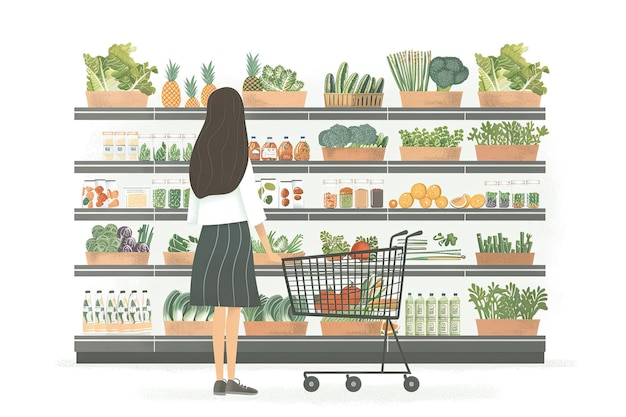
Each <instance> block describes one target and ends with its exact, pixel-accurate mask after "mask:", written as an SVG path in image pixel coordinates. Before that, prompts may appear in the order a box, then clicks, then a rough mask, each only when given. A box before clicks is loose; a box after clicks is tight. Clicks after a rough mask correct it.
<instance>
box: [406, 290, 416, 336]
mask: <svg viewBox="0 0 626 417" xmlns="http://www.w3.org/2000/svg"><path fill="white" fill-rule="evenodd" d="M404 313H405V316H404V335H405V336H415V304H414V303H413V296H412V295H411V293H409V294H408V295H407V297H406V302H405V308H404Z"/></svg>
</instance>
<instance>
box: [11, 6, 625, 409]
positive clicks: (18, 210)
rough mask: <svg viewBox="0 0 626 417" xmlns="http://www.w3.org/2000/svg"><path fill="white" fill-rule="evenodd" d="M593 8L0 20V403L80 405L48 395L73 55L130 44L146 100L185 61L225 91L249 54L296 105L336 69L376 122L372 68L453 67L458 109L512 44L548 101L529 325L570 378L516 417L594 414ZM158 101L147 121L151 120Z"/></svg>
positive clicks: (613, 313)
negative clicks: (361, 84)
mask: <svg viewBox="0 0 626 417" xmlns="http://www.w3.org/2000/svg"><path fill="white" fill-rule="evenodd" d="M610 4H611V2H608V1H596V2H593V3H592V4H589V3H584V2H567V3H563V6H561V5H558V6H557V5H555V6H552V3H549V2H545V1H543V2H538V1H527V2H524V3H505V2H499V1H494V2H466V1H447V2H418V1H406V2H405V1H387V2H373V1H358V2H353V1H345V2H337V1H332V2H331V1H316V2H309V3H307V2H302V3H301V2H289V1H272V0H265V1H263V2H243V1H234V0H231V1H228V2H189V1H178V2H167V3H165V2H139V1H136V2H120V1H108V2H106V3H91V2H89V3H87V2H80V3H78V2H63V1H60V2H54V4H53V2H20V4H19V5H14V6H12V9H11V10H10V11H9V10H7V11H5V12H3V13H2V26H1V28H0V31H1V35H2V36H1V39H2V51H3V52H2V54H3V58H2V61H1V64H0V74H1V78H0V79H1V80H2V88H1V89H0V92H1V97H2V99H1V100H0V106H2V111H1V112H0V114H1V115H2V116H1V117H2V121H3V123H2V133H3V136H4V138H3V139H4V146H3V151H4V161H5V162H4V164H2V168H1V169H2V178H3V180H4V183H5V185H6V186H7V187H6V188H7V190H8V191H9V192H7V193H5V194H4V196H3V202H4V204H3V206H4V208H5V210H4V211H3V213H4V216H5V221H4V225H5V233H4V239H3V240H2V249H3V250H2V253H3V261H4V265H5V269H4V272H3V274H2V277H3V293H4V297H5V300H10V302H9V303H8V305H6V304H5V308H6V310H5V312H6V315H5V320H4V325H5V331H4V332H3V343H2V349H3V354H4V355H5V361H6V362H7V363H6V368H7V369H6V370H5V371H3V372H2V375H3V380H5V381H6V382H8V385H9V386H10V388H9V391H8V393H7V395H6V397H7V398H10V399H12V400H16V404H21V405H22V406H23V405H24V404H28V405H29V406H30V407H33V408H41V409H42V410H43V409H46V408H48V407H49V406H50V404H51V402H56V403H57V404H58V403H62V404H63V407H64V408H65V409H67V410H68V415H76V414H77V413H78V410H76V409H75V407H74V406H73V404H79V403H80V404H84V399H83V400H80V401H79V398H78V397H77V396H73V394H72V392H71V390H70V391H69V392H68V390H65V389H64V386H66V384H67V381H63V380H60V379H61V378H72V375H73V374H72V372H63V373H60V372H58V371H59V361H62V360H64V359H67V358H72V356H73V335H74V334H75V333H76V322H75V320H76V317H77V300H76V297H75V288H76V278H75V277H74V276H73V264H74V263H75V261H74V259H75V257H76V248H77V247H80V245H82V243H83V242H84V238H83V237H82V235H77V234H76V233H75V231H76V228H75V227H76V226H75V224H74V222H73V215H72V202H73V201H76V196H77V195H78V193H79V188H78V187H76V184H77V178H76V176H75V175H74V173H73V161H74V160H75V159H76V155H77V153H80V152H81V150H83V149H84V143H82V142H81V138H80V137H76V136H75V132H76V123H77V122H74V121H73V109H74V107H79V106H84V105H86V101H85V96H84V91H85V73H84V64H83V59H82V54H83V53H85V52H89V53H90V54H92V55H96V54H105V53H106V50H107V48H108V47H109V46H110V45H111V44H113V43H126V42H129V41H130V42H132V43H133V44H134V45H135V46H137V51H136V52H135V53H134V57H135V59H136V60H137V61H149V63H150V64H151V65H156V66H157V67H158V68H159V74H158V75H153V77H152V80H153V83H154V84H155V86H157V91H158V92H160V86H161V85H162V82H163V80H164V74H165V65H166V63H167V60H168V59H170V58H171V59H172V60H174V61H177V62H178V63H179V64H180V65H181V74H180V77H179V81H182V79H183V78H184V77H186V76H191V75H194V74H195V75H196V78H199V67H200V64H201V63H206V62H208V61H209V60H212V61H213V63H214V64H215V67H216V85H218V86H227V85H228V86H233V87H235V88H237V89H240V86H241V83H242V81H243V79H244V78H245V76H246V73H245V54H246V53H247V52H253V53H256V52H258V53H259V54H260V57H261V60H262V63H268V64H270V65H276V64H278V63H282V64H283V65H285V66H286V67H289V68H292V69H295V70H296V71H297V72H298V77H299V78H300V79H302V80H303V81H304V83H305V89H306V90H308V91H309V93H308V94H309V95H308V97H307V105H310V106H322V105H323V100H322V79H323V75H324V74H325V73H326V72H333V71H336V68H337V66H338V63H339V62H341V61H348V62H349V63H350V66H351V69H354V70H356V71H362V72H369V73H370V74H372V75H374V76H384V77H385V81H386V85H385V102H384V105H385V106H390V107H391V106H399V105H400V102H399V96H398V95H397V90H396V86H395V85H394V83H393V80H392V77H391V74H390V73H389V70H388V67H387V63H386V61H385V58H384V57H385V56H386V55H388V54H389V53H392V52H397V51H402V50H405V49H417V50H422V49H430V50H432V51H433V54H435V55H439V54H441V55H456V56H458V57H460V58H461V59H462V60H463V62H464V63H465V64H466V65H468V67H469V68H470V78H469V79H468V81H466V82H465V83H464V84H463V88H462V89H463V90H464V91H465V93H464V98H463V106H468V107H471V106H477V105H478V102H477V98H475V96H474V92H475V87H474V86H476V83H477V81H476V72H475V70H474V68H475V67H474V60H473V54H474V53H475V52H479V53H482V54H483V55H486V54H490V55H496V54H497V52H498V51H499V48H500V47H501V46H502V45H503V44H504V43H518V42H524V43H525V44H526V45H527V46H529V51H528V53H527V59H528V60H530V61H540V62H541V64H543V65H548V66H549V68H550V74H547V75H545V76H544V77H545V78H544V79H545V83H546V85H547V87H548V94H547V95H545V96H544V97H543V98H542V106H545V107H546V108H547V120H546V125H547V126H548V127H549V130H550V135H549V137H548V139H546V140H545V141H544V143H542V145H541V150H540V153H541V154H542V156H541V159H545V160H546V161H548V163H547V176H548V177H549V182H550V183H551V186H550V187H551V192H552V193H553V194H552V197H551V202H550V206H549V207H548V208H547V213H548V214H547V216H548V222H546V228H545V230H544V231H542V233H543V235H544V236H545V238H546V239H545V240H544V242H543V243H544V245H548V244H549V245H550V250H549V252H548V253H549V256H548V258H547V259H545V264H546V265H547V277H546V281H545V282H546V284H545V285H546V286H547V287H548V288H549V290H550V302H549V307H550V311H549V312H543V313H541V314H542V332H545V334H546V335H547V336H548V337H547V347H546V349H547V351H546V358H547V360H548V361H566V362H567V363H574V365H573V366H572V367H569V368H568V369H566V370H563V375H562V376H563V378H562V380H561V381H558V378H559V376H558V374H557V377H556V378H557V381H558V382H556V383H554V384H550V385H549V387H546V389H548V390H549V394H546V393H545V391H544V395H543V396H541V397H540V399H538V400H537V401H538V402H540V403H538V404H536V409H535V408H534V407H533V408H530V407H529V410H535V411H534V412H536V413H537V414H538V415H544V413H542V412H541V410H542V408H543V409H550V410H558V409H560V407H561V406H562V407H563V410H564V409H566V408H567V409H579V410H589V411H591V410H596V411H599V410H601V409H604V408H605V407H608V406H609V405H610V404H611V403H616V402H617V399H618V398H619V391H618V390H617V386H615V385H613V382H609V381H608V380H607V379H606V378H605V375H606V374H607V373H608V372H609V371H618V369H622V370H623V365H622V361H621V355H620V354H621V351H620V349H619V348H618V346H619V345H618V343H617V342H616V340H615V337H618V336H621V332H622V329H621V327H620V326H619V323H620V321H621V319H622V318H621V316H619V315H617V314H618V313H621V312H622V311H623V309H618V306H619V303H620V302H621V301H620V300H621V298H620V297H622V296H623V283H622V281H623V279H624V272H623V270H622V269H621V268H620V266H621V265H622V264H623V262H621V261H622V260H621V259H620V258H621V254H622V251H623V247H622V243H621V237H622V235H623V233H624V227H623V218H622V217H621V216H622V209H621V200H622V199H623V198H621V197H620V192H621V189H620V188H619V185H620V184H619V183H618V179H621V177H623V171H622V170H621V168H622V167H621V166H620V163H621V162H622V159H621V158H622V155H623V148H624V145H623V129H621V125H620V122H621V119H622V118H623V116H622V114H621V112H620V110H621V109H622V108H623V101H622V98H621V96H620V93H621V91H622V90H623V83H622V82H621V79H620V76H621V72H623V70H622V67H623V64H624V62H623V57H622V52H621V48H620V46H621V45H619V43H618V39H619V40H621V39H623V38H624V30H623V26H622V23H621V22H619V21H618V18H617V11H616V10H614V9H612V7H611V6H610ZM565 5H566V6H565ZM158 92H157V94H156V95H154V96H152V97H151V98H150V101H149V103H148V105H149V106H160V101H159V100H158V97H159V95H158ZM296 134H298V133H295V132H294V133H293V135H294V136H295V135H296ZM279 135H280V133H279ZM260 136H261V137H262V135H260ZM6 226H8V227H6ZM77 239H78V240H79V243H78V244H77ZM546 240H547V241H546ZM548 242H549V243H548ZM103 289H104V288H103ZM543 319H545V320H543ZM544 326H545V327H544ZM455 367H457V366H455ZM112 369H113V372H112V371H111V370H106V369H105V368H104V367H103V373H106V374H111V375H113V377H114V374H115V372H114V369H115V368H114V367H113V368H112ZM455 369H458V370H461V371H462V370H463V369H464V367H463V365H458V367H457V368H455ZM75 371H77V370H75ZM93 374H94V373H91V374H90V375H93ZM96 374H97V373H96ZM78 375H80V373H78V372H77V373H76V377H78ZM521 375H524V376H523V377H524V378H527V380H528V382H527V383H528V384H531V385H532V384H533V383H534V382H533V381H536V379H537V378H538V377H539V375H537V376H533V374H532V370H525V371H524V372H523V373H520V372H511V373H510V374H506V373H505V374H504V375H502V374H498V377H499V378H510V380H516V379H517V378H520V377H522V376H521ZM617 375H619V372H618V373H617ZM210 379H211V378H209V380H210ZM84 383H85V384H94V393H95V392H97V391H100V390H108V389H111V388H110V387H111V386H110V384H108V383H107V385H106V386H103V387H101V388H99V387H98V384H97V383H96V381H92V380H90V381H84ZM141 383H142V381H141V380H136V381H135V382H134V384H141ZM537 384H538V387H540V386H541V384H540V383H539V382H537ZM502 387H503V388H502V390H503V394H502V395H501V399H498V397H497V396H496V398H491V399H489V401H486V402H485V404H486V405H487V404H488V405H489V406H493V407H498V406H502V407H507V408H508V407H511V406H512V404H511V400H515V399H516V392H515V390H513V388H511V390H510V391H509V390H507V388H505V385H502ZM574 390H575V391H574ZM38 398H42V399H45V400H46V401H37V399H38ZM470 399H471V398H470ZM443 400H445V398H442V401H441V402H438V401H432V402H430V403H429V404H428V406H432V407H433V410H444V409H445V408H438V407H445V404H446V403H445V402H444V401H443ZM507 400H508V401H507ZM517 400H518V401H519V402H520V403H524V402H526V401H529V402H530V403H532V402H533V399H532V398H529V399H524V398H518V399H517ZM17 401H19V402H17ZM182 401H184V400H182ZM517 404H518V403H517V401H516V405H517ZM301 406H302V405H299V406H298V407H301ZM353 407H355V408H353V409H357V408H356V407H358V405H356V406H354V405H353ZM404 407H411V409H412V410H414V411H415V412H419V411H420V408H419V407H421V406H420V405H419V404H415V405H407V404H406V403H404V404H398V407H397V409H390V412H396V411H400V410H402V409H404ZM392 410H393V411H392ZM460 410H462V408H461V409H460ZM83 411H87V410H83ZM118 411H122V410H118ZM482 411H484V409H483V410H482ZM208 412H210V410H209V411H208ZM294 412H297V410H294ZM460 412H463V411H460ZM468 412H469V409H468ZM529 412H533V411H529ZM157 415H158V414H157Z"/></svg>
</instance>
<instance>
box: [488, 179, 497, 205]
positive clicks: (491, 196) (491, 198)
mask: <svg viewBox="0 0 626 417" xmlns="http://www.w3.org/2000/svg"><path fill="white" fill-rule="evenodd" d="M485 207H487V208H496V207H498V181H485Z"/></svg>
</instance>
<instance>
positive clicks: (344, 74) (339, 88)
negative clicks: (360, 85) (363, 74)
mask: <svg viewBox="0 0 626 417" xmlns="http://www.w3.org/2000/svg"><path fill="white" fill-rule="evenodd" d="M347 78H348V63H347V62H342V63H341V64H340V65H339V69H338V70H337V78H336V79H335V90H336V92H337V93H343V91H344V88H343V86H344V85H345V82H346V79H347Z"/></svg>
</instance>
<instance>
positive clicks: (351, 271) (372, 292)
mask: <svg viewBox="0 0 626 417" xmlns="http://www.w3.org/2000/svg"><path fill="white" fill-rule="evenodd" d="M407 233H408V232H407V231H406V230H404V231H402V232H399V233H396V234H394V235H393V236H391V238H390V240H389V247H388V248H383V249H370V250H364V251H352V252H342V253H334V254H331V255H329V254H323V255H312V256H302V257H293V258H283V260H282V264H283V272H284V275H285V282H286V284H287V291H288V294H289V300H290V301H291V308H292V309H293V313H294V314H296V315H303V316H320V317H336V318H338V319H340V320H341V319H345V321H348V320H356V321H371V320H376V321H380V322H382V323H383V325H382V326H381V328H382V329H385V330H389V329H390V330H391V331H392V333H393V336H394V338H395V340H396V343H397V345H398V350H399V351H400V354H401V356H402V359H403V361H404V367H405V368H406V369H405V370H402V371H389V370H385V351H386V346H387V336H388V333H389V332H388V331H382V333H383V337H382V340H383V349H382V360H381V368H380V371H357V372H355V371H306V372H304V388H305V389H306V390H307V391H309V392H312V391H315V390H317V389H318V388H319V380H318V379H317V378H316V377H315V376H313V375H312V374H340V373H345V374H346V378H347V380H346V388H347V389H348V390H349V391H352V392H354V391H358V390H359V389H360V388H361V380H360V379H359V378H358V377H356V376H353V375H350V374H366V373H367V374H372V373H395V374H403V375H404V388H405V389H406V390H407V391H416V390H417V389H418V388H419V381H418V379H417V378H416V377H414V376H412V375H411V370H410V369H409V365H408V363H407V361H406V357H405V355H404V352H403V351H402V347H401V346H400V340H399V339H398V334H397V332H396V329H395V327H394V326H393V324H392V322H391V320H392V319H397V318H398V317H399V315H400V308H401V302H402V285H403V282H404V265H405V262H406V248H407V243H408V242H409V238H411V237H412V236H417V235H421V234H422V231H421V230H420V231H417V232H414V233H412V234H410V235H408V236H406V237H405V238H404V239H401V238H400V236H405V235H407ZM402 240H404V242H403V243H401V241H402ZM394 242H395V244H394Z"/></svg>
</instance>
